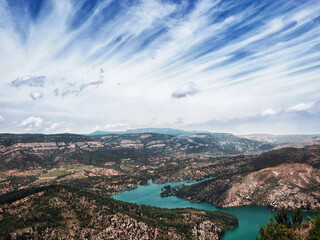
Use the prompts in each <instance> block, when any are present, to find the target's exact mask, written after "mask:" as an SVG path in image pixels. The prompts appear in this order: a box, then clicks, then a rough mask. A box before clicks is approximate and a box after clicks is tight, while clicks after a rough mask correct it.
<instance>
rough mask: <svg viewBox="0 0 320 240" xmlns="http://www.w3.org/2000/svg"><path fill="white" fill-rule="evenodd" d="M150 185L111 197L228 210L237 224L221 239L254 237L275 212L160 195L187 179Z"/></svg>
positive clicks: (236, 239) (130, 200)
mask: <svg viewBox="0 0 320 240" xmlns="http://www.w3.org/2000/svg"><path fill="white" fill-rule="evenodd" d="M148 183H149V184H150V185H147V186H139V187H138V188H136V189H133V190H130V191H123V192H122V194H118V195H113V196H112V197H113V198H114V199H117V200H121V201H125V202H131V203H137V204H145V205H150V206H155V207H161V208H188V207H192V208H197V209H202V210H210V211H216V210H220V211H222V212H228V213H231V214H233V215H235V216H237V217H238V219H239V226H238V227H237V228H235V229H232V230H228V231H226V233H225V234H224V236H223V238H222V239H223V240H250V239H255V237H256V236H257V235H258V230H259V225H260V224H261V225H264V226H265V225H266V224H267V222H268V221H269V220H270V217H271V216H273V215H274V214H275V212H274V211H270V210H269V209H268V208H267V207H253V206H245V207H232V208H217V207H215V206H214V205H211V204H209V203H207V202H201V203H194V202H189V201H188V200H186V199H181V198H178V197H175V196H171V197H163V198H162V197H161V196H160V193H161V188H163V187H164V186H166V185H168V184H170V185H171V186H176V185H179V184H185V185H189V184H192V183H188V181H182V182H174V183H164V184H154V183H152V181H151V180H150V181H149V182H148ZM304 216H305V217H306V216H314V214H313V213H304Z"/></svg>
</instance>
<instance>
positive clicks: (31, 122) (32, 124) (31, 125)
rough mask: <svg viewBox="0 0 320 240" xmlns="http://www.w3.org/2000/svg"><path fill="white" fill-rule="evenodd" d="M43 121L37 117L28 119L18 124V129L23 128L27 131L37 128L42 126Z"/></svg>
mask: <svg viewBox="0 0 320 240" xmlns="http://www.w3.org/2000/svg"><path fill="white" fill-rule="evenodd" d="M42 123H43V120H42V119H41V118H39V117H28V118H27V119H25V120H23V121H22V122H20V123H19V124H18V127H22V128H25V129H26V130H27V131H30V130H33V129H35V128H38V127H40V126H41V125H42Z"/></svg>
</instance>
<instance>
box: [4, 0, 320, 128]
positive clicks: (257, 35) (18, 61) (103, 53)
mask: <svg viewBox="0 0 320 240" xmlns="http://www.w3.org/2000/svg"><path fill="white" fill-rule="evenodd" d="M0 43H1V44H0V76H1V78H0V132H44V133H56V132H74V133H85V132H92V131H95V130H108V131H112V130H124V129H129V128H139V127H174V128H182V129H197V130H209V131H214V132H232V133H236V134H244V133H262V132H264V133H280V134H281V133H282V134H284V133H320V1H319V0H314V1H313V0H308V1H303V0H299V1H297V0H277V1H260V0H254V1H253V0H250V1H249V0H232V1H229V0H223V1H215V0H192V1H191V0H189V1H187V0H179V1H178V0H140V1H139V0H87V1H81V0H28V1H21V0H3V1H1V2H0Z"/></svg>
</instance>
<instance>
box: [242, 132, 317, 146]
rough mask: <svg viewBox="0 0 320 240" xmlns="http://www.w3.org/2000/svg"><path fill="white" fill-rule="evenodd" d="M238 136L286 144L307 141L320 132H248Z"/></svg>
mask: <svg viewBox="0 0 320 240" xmlns="http://www.w3.org/2000/svg"><path fill="white" fill-rule="evenodd" d="M238 137H241V138H247V139H251V140H255V141H259V142H265V143H270V144H277V145H286V144H291V143H298V142H304V141H306V142H307V141H309V140H311V139H313V138H319V137H320V134H310V135H307V134H284V135H272V134H248V135H239V136H238ZM309 145H310V144H309Z"/></svg>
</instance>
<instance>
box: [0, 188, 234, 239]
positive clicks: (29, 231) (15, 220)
mask: <svg viewBox="0 0 320 240" xmlns="http://www.w3.org/2000/svg"><path fill="white" fill-rule="evenodd" d="M237 224H238V221H237V219H236V217H234V216H232V215H230V214H226V213H222V212H210V211H200V210H195V209H171V210H169V209H161V208H154V207H149V206H144V205H136V204H130V203H124V202H120V201H116V200H113V199H111V198H109V197H103V196H101V195H97V194H93V193H89V192H84V191H78V190H75V189H72V188H70V187H65V186H59V185H52V186H47V187H40V188H31V189H24V190H19V191H14V192H10V193H7V194H5V195H2V196H0V239H191V238H193V237H199V238H203V239H204V236H205V238H206V239H219V236H221V235H222V234H223V232H224V231H225V230H227V229H230V228H234V227H235V226H237Z"/></svg>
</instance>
